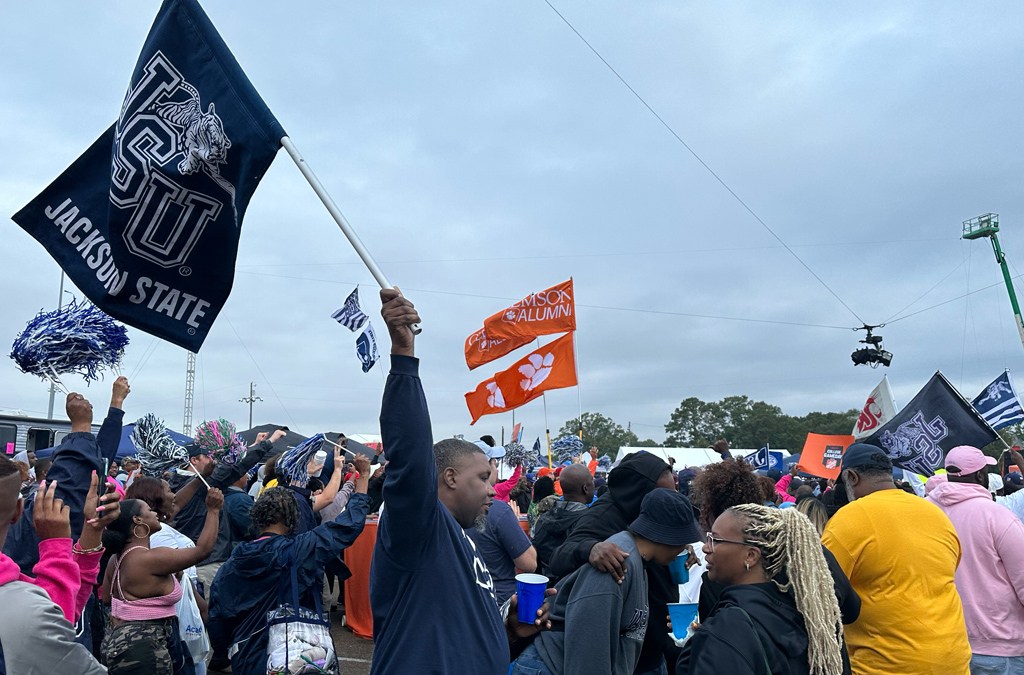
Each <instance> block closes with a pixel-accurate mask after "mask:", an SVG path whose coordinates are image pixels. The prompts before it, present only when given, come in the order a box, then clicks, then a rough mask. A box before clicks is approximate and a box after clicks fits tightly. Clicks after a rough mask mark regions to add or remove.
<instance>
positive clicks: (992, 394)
mask: <svg viewBox="0 0 1024 675" xmlns="http://www.w3.org/2000/svg"><path fill="white" fill-rule="evenodd" d="M974 409H975V410H977V411H978V412H979V413H981V416H982V417H984V418H985V421H986V422H988V423H989V424H990V425H991V426H992V428H993V429H1002V428H1004V427H1008V426H1010V425H1013V424H1016V423H1017V422H1020V421H1022V420H1024V408H1021V405H1020V399H1018V398H1017V390H1016V389H1014V388H1013V382H1012V381H1011V380H1010V371H1008V370H1006V371H1003V374H1002V375H1000V376H999V377H997V378H996V379H995V380H993V381H992V384H990V385H988V386H987V387H985V389H984V390H983V391H982V392H981V393H980V394H978V397H977V398H976V399H974Z"/></svg>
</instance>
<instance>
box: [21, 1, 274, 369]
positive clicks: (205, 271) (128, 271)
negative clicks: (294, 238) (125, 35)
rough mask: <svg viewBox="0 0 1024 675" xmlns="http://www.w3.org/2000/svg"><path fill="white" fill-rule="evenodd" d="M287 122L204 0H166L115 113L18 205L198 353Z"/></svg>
mask: <svg viewBox="0 0 1024 675" xmlns="http://www.w3.org/2000/svg"><path fill="white" fill-rule="evenodd" d="M284 135H285V132H284V129H282V128H281V125H280V124H278V122H277V120H276V119H274V116H273V115H272V114H271V113H270V111H269V110H268V109H267V107H266V105H265V104H264V103H263V101H262V100H261V99H260V97H259V94H257V93H256V90H255V89H254V88H253V86H252V84H250V82H249V80H248V78H246V76H245V73H243V72H242V69H241V68H240V67H239V65H238V63H237V62H236V61H235V59H234V57H233V56H232V55H231V52H230V51H228V48H227V46H226V45H225V44H224V41H223V40H221V38H220V36H219V35H218V34H217V31H216V29H214V27H213V24H211V23H210V20H209V19H208V18H207V16H206V14H205V13H204V12H203V10H202V8H200V6H199V4H198V3H197V2H196V1H195V0H165V2H164V3H163V5H162V6H161V7H160V11H159V13H158V14H157V17H156V20H155V21H154V23H153V27H152V29H151V30H150V33H149V37H148V38H147V39H146V43H145V45H144V46H143V48H142V53H141V55H140V56H139V60H138V63H137V64H136V66H135V71H134V73H132V78H131V82H130V83H129V85H128V93H127V94H126V95H125V99H124V103H123V104H122V106H121V110H120V114H119V115H118V118H117V121H116V122H115V123H114V125H113V126H111V127H110V128H109V129H107V130H106V131H105V132H104V133H103V135H102V136H100V137H99V139H97V140H96V142H95V143H93V144H92V146H90V147H89V148H88V149H87V150H86V151H85V154H83V155H82V156H81V157H79V158H78V159H77V160H75V162H74V163H73V164H72V165H71V166H70V167H68V168H67V169H66V170H65V171H64V173H62V174H61V175H60V176H58V177H57V179H56V180H55V181H54V182H53V183H51V184H50V185H49V186H48V187H47V188H46V189H45V190H43V192H42V193H41V194H40V195H39V196H38V197H36V198H35V199H34V200H32V201H31V202H30V203H29V204H28V205H27V206H26V207H25V208H23V209H22V210H21V211H19V212H18V213H17V214H15V216H14V221H15V222H17V223H18V225H20V226H21V227H22V228H23V229H24V230H25V231H26V232H28V233H29V234H30V235H32V236H33V237H35V239H36V240H37V241H39V243H40V244H42V245H43V247H44V248H46V250H47V252H48V253H49V254H50V255H51V256H53V258H54V260H56V261H57V263H58V264H60V266H61V267H62V268H64V271H65V272H67V274H68V276H70V277H71V279H72V280H73V281H74V282H75V284H76V285H77V286H78V287H79V288H80V289H82V291H83V292H84V293H85V295H86V296H88V298H89V299H90V300H92V301H93V302H94V303H95V304H96V305H97V306H98V307H99V308H100V309H102V310H103V311H104V312H106V313H107V314H109V315H111V316H113V317H115V318H117V319H120V320H121V321H124V322H125V323H127V324H129V325H131V326H134V327H136V328H140V329H142V330H145V331H147V332H149V333H152V334H153V335H156V336H158V337H160V338H163V339H165V340H167V341H168V342H172V343H174V344H176V345H180V346H182V347H184V348H186V349H189V350H191V351H199V348H200V347H201V346H202V344H203V340H205V339H206V336H207V334H208V333H209V331H210V327H211V326H212V325H213V321H214V319H216V317H217V314H218V313H219V312H220V310H221V307H222V306H223V305H224V302H225V301H226V300H227V298H228V294H229V293H230V292H231V284H232V282H233V281H234V266H235V254H236V252H237V249H238V237H239V234H240V231H241V226H242V217H243V215H244V214H245V209H246V207H247V206H248V204H249V199H250V197H251V196H252V193H253V191H254V190H255V189H256V185H257V184H258V183H259V180H260V179H261V178H262V177H263V174H264V172H265V171H266V170H267V167H268V166H270V163H271V162H272V161H273V159H274V155H275V154H276V153H277V149H278V147H279V146H280V140H281V138H282V137H283V136H284Z"/></svg>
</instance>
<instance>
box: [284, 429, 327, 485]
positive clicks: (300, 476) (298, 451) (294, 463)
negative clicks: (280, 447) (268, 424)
mask: <svg viewBox="0 0 1024 675" xmlns="http://www.w3.org/2000/svg"><path fill="white" fill-rule="evenodd" d="M325 440H326V439H325V438H324V435H323V434H316V435H314V436H311V437H309V438H307V439H306V440H304V441H302V442H301V443H299V444H298V445H296V446H295V447H294V448H290V449H289V450H286V451H285V453H284V454H283V455H281V459H279V460H278V462H277V473H278V474H280V475H283V476H284V477H285V478H287V479H288V484H289V485H290V484H293V483H298V484H300V485H301V486H302V487H305V486H306V482H307V481H308V480H309V472H308V471H307V468H306V467H307V466H308V464H309V460H311V459H313V455H315V454H316V451H317V450H320V449H322V448H323V445H324V441H325Z"/></svg>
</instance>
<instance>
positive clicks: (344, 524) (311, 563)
mask: <svg viewBox="0 0 1024 675" xmlns="http://www.w3.org/2000/svg"><path fill="white" fill-rule="evenodd" d="M367 504H368V500H367V498H366V495H364V494H354V495H352V498H351V499H350V500H349V502H348V505H347V506H346V508H345V510H344V511H342V512H341V513H340V514H338V517H337V518H335V519H334V520H331V521H328V522H326V523H323V524H321V525H318V526H317V527H315V528H313V529H312V530H310V531H309V532H305V533H303V534H298V535H292V536H280V535H275V536H269V537H262V538H260V539H257V540H256V541H244V542H242V543H240V544H238V546H236V547H235V550H234V551H233V552H232V553H231V557H230V558H228V560H227V562H225V563H224V564H223V565H222V566H221V568H220V570H219V571H218V572H217V576H216V577H214V580H213V584H212V587H211V591H210V620H209V622H208V623H207V625H208V626H209V630H210V641H211V643H212V644H213V648H214V649H215V650H217V651H220V650H224V651H225V652H226V651H227V650H228V648H230V647H231V645H232V644H235V643H240V644H239V650H238V653H237V654H235V655H234V656H233V657H232V658H231V671H232V672H233V673H237V674H238V675H245V674H246V673H265V672H266V671H267V631H266V630H265V629H266V625H267V612H269V611H271V610H273V609H276V608H277V607H279V606H280V605H282V604H284V603H290V602H291V588H292V586H291V583H292V582H291V561H292V560H297V561H298V564H299V569H298V585H299V604H300V605H301V606H303V607H305V608H307V609H314V610H316V611H322V610H321V594H322V592H323V577H324V565H326V564H327V561H328V560H337V558H338V556H339V555H340V554H341V552H342V551H343V550H345V549H346V548H348V547H349V546H350V545H351V544H352V542H353V541H355V540H356V537H358V536H359V533H360V532H362V531H363V525H364V524H365V523H366V508H367ZM339 564H341V563H340V562H339ZM344 572H345V573H344V575H343V577H347V576H348V570H347V569H345V570H344Z"/></svg>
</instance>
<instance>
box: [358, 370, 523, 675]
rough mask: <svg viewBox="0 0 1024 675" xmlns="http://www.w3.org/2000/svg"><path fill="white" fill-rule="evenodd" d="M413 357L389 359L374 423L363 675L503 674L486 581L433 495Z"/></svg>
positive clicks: (501, 637)
mask: <svg viewBox="0 0 1024 675" xmlns="http://www.w3.org/2000/svg"><path fill="white" fill-rule="evenodd" d="M418 367H419V361H418V360H417V359H415V358H412V357H407V356H395V355H393V356H392V357H391V374H390V375H389V376H388V381H387V385H386V386H385V388H384V400H383V402H382V404H381V411H380V430H381V435H382V436H383V440H384V447H385V448H387V453H388V455H387V456H388V469H387V473H386V474H385V479H384V512H383V514H382V515H381V519H380V522H379V523H378V525H377V544H376V547H375V548H374V551H373V562H372V563H371V567H370V605H371V606H372V607H373V637H374V643H375V644H374V649H373V665H372V666H371V668H370V673H371V675H405V674H406V673H416V674H417V675H448V674H450V673H465V674H466V675H470V674H472V675H506V673H508V664H509V645H508V637H507V635H506V633H505V627H504V626H503V625H502V623H501V615H500V614H499V612H498V604H497V602H496V601H495V598H494V584H493V582H492V581H491V575H490V574H489V573H488V571H487V566H486V565H485V564H484V562H483V560H482V559H481V558H480V556H479V555H478V554H477V551H476V546H475V545H474V544H473V541H472V540H471V539H470V538H469V537H467V536H466V533H465V532H464V531H463V529H462V527H461V526H460V525H459V523H458V522H457V521H456V520H455V518H454V517H452V514H451V513H450V512H449V511H448V509H447V508H446V507H445V506H444V504H442V503H441V501H440V500H439V499H438V498H437V467H436V466H435V464H434V451H433V441H432V440H431V432H430V417H429V415H428V413H427V402H426V398H425V397H424V395H423V387H422V385H421V384H420V378H419V376H418V374H417V373H418Z"/></svg>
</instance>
